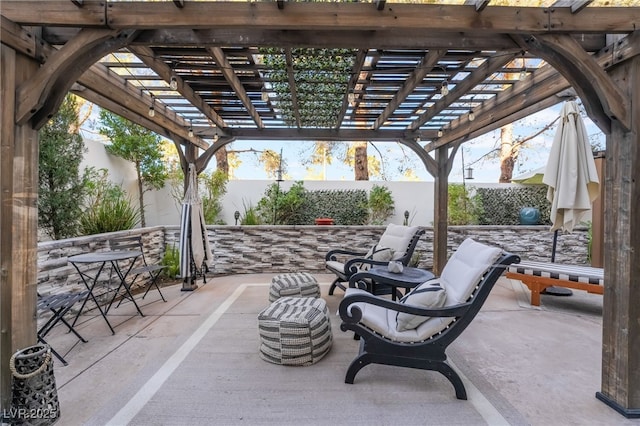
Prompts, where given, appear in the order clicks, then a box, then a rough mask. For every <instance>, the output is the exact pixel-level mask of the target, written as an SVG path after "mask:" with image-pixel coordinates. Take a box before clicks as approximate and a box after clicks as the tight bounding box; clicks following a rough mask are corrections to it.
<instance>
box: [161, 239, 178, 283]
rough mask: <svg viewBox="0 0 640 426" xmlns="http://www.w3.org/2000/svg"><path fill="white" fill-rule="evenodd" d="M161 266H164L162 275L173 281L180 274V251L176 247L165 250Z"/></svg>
mask: <svg viewBox="0 0 640 426" xmlns="http://www.w3.org/2000/svg"><path fill="white" fill-rule="evenodd" d="M161 263H162V265H164V266H166V268H165V269H164V271H163V272H162V275H163V276H165V277H167V278H171V279H174V278H175V277H177V276H178V274H179V273H180V251H179V250H178V249H177V248H176V246H175V245H174V246H171V248H167V250H166V251H165V252H164V256H163V258H162V262H161Z"/></svg>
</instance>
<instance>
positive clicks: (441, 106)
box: [409, 53, 515, 130]
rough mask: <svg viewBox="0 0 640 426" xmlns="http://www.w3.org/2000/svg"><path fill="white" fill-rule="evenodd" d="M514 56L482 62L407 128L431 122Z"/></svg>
mask: <svg viewBox="0 0 640 426" xmlns="http://www.w3.org/2000/svg"><path fill="white" fill-rule="evenodd" d="M514 57H515V54H503V53H499V54H496V55H495V56H493V57H491V58H489V59H487V60H486V61H484V62H483V63H482V64H481V65H480V66H479V67H478V68H477V69H476V70H475V71H473V72H472V73H470V74H469V75H468V76H467V77H466V78H465V79H464V80H462V81H458V82H456V86H455V87H454V88H453V89H451V90H450V92H449V95H447V96H444V97H442V98H440V99H438V100H437V101H435V103H434V104H433V106H432V107H431V108H429V109H428V110H426V111H425V112H424V113H423V114H422V115H421V116H420V117H418V119H416V120H415V121H414V122H413V123H411V125H410V126H409V128H410V129H412V130H416V129H419V128H420V126H422V125H423V124H424V123H426V122H428V121H429V120H431V119H432V118H433V117H435V116H436V115H438V114H440V113H441V112H442V111H444V110H445V109H446V108H447V107H448V106H449V105H451V104H452V103H454V102H455V101H456V100H457V99H458V98H459V97H460V96H461V95H462V94H464V93H466V92H468V91H469V90H471V89H472V88H474V87H475V86H476V85H477V84H479V83H481V82H482V81H484V80H485V79H486V78H487V77H488V76H490V75H491V74H493V73H494V72H495V71H496V70H498V69H500V68H502V67H503V66H504V65H505V64H507V63H509V62H510V61H512V60H513V58H514Z"/></svg>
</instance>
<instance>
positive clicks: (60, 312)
mask: <svg viewBox="0 0 640 426" xmlns="http://www.w3.org/2000/svg"><path fill="white" fill-rule="evenodd" d="M88 295H89V291H87V290H85V291H82V292H79V293H61V294H52V295H49V296H44V297H41V296H40V295H38V305H37V306H38V312H40V313H44V312H50V313H51V317H50V318H49V319H48V320H47V321H46V322H45V323H44V324H43V325H42V326H41V327H40V328H39V329H38V332H37V337H38V341H39V342H41V343H44V344H45V345H49V343H47V341H46V340H45V339H44V338H45V337H46V335H47V334H49V332H50V331H51V330H52V329H53V327H55V326H56V325H57V324H58V323H59V322H62V323H63V324H64V325H66V326H67V328H68V329H69V331H70V332H72V333H73V334H75V335H76V337H77V338H78V339H80V340H81V341H82V342H83V343H86V342H87V341H86V340H85V338H84V337H82V336H81V335H80V333H78V332H77V331H76V329H75V328H74V326H73V325H72V324H70V323H69V322H68V321H67V320H66V319H65V318H64V316H65V315H66V314H67V312H69V311H70V310H71V308H73V305H75V304H76V303H77V302H79V301H81V300H85V299H86V298H87V296H88ZM49 347H51V345H49ZM51 352H52V353H53V355H55V357H56V358H58V359H59V360H60V361H61V362H62V363H63V364H64V365H67V364H68V363H67V361H66V360H65V359H64V357H62V355H60V354H59V353H58V352H56V350H55V349H53V348H52V347H51Z"/></svg>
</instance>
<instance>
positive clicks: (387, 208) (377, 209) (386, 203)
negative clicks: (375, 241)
mask: <svg viewBox="0 0 640 426" xmlns="http://www.w3.org/2000/svg"><path fill="white" fill-rule="evenodd" d="M368 205H369V219H368V220H369V223H370V224H372V225H382V224H384V221H385V220H387V219H388V218H389V216H391V215H392V214H393V212H394V211H395V203H394V201H393V196H392V195H391V191H389V189H388V188H387V187H386V186H378V185H373V187H372V188H371V191H369V204H368Z"/></svg>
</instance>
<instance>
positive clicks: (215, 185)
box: [198, 170, 228, 225]
mask: <svg viewBox="0 0 640 426" xmlns="http://www.w3.org/2000/svg"><path fill="white" fill-rule="evenodd" d="M198 180H199V181H200V182H201V183H202V184H203V185H202V186H204V189H205V194H204V195H203V196H202V210H203V212H204V220H205V222H206V223H211V224H217V225H224V222H223V221H222V219H221V218H220V214H221V213H222V197H223V196H224V194H226V193H227V181H228V179H227V176H226V174H225V173H224V172H223V171H222V170H216V171H214V172H212V173H209V174H207V173H202V174H201V175H200V176H199V179H198Z"/></svg>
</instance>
